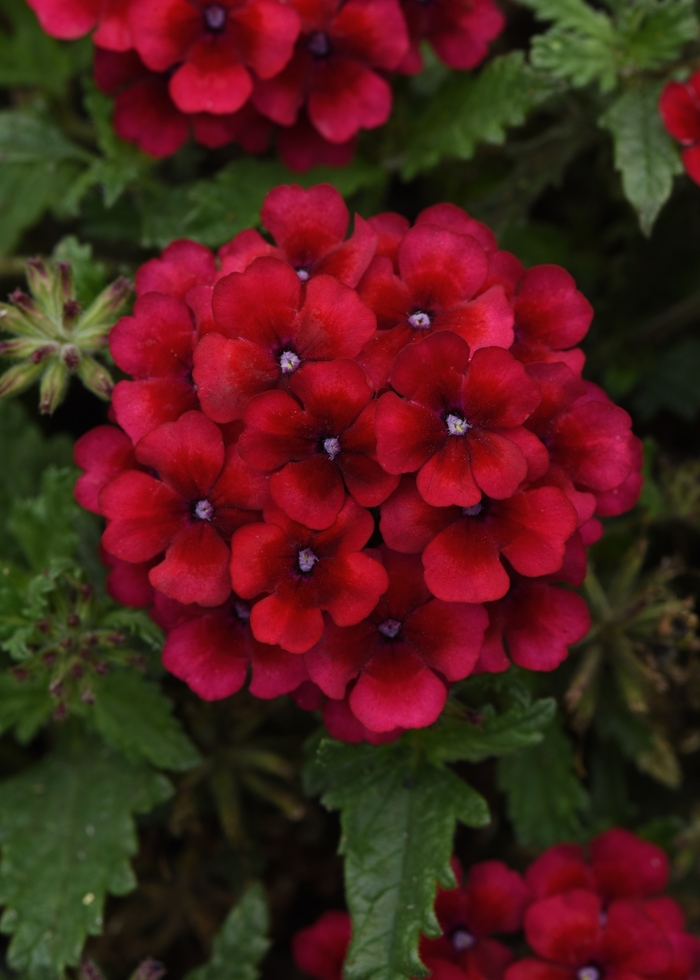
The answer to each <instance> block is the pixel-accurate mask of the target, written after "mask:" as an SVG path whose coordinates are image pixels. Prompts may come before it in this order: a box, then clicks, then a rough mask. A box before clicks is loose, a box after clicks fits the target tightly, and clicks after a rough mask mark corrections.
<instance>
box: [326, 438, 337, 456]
mask: <svg viewBox="0 0 700 980" xmlns="http://www.w3.org/2000/svg"><path fill="white" fill-rule="evenodd" d="M323 448H324V449H325V451H326V452H327V453H328V455H329V456H330V458H331V459H335V457H336V456H337V455H338V453H339V452H340V440H339V439H338V437H337V436H331V437H330V438H328V439H324V440H323Z"/></svg>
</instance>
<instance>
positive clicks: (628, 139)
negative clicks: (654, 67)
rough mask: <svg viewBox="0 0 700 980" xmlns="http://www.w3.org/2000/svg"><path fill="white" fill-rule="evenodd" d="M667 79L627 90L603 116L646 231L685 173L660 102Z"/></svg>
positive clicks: (617, 162) (626, 188) (627, 192)
mask: <svg viewBox="0 0 700 980" xmlns="http://www.w3.org/2000/svg"><path fill="white" fill-rule="evenodd" d="M662 87H663V82H658V81H652V80H648V81H643V82H640V83H639V84H637V85H636V86H635V87H634V88H631V89H629V90H628V91H627V92H624V93H623V94H622V95H621V96H620V97H619V98H618V99H616V100H615V102H613V104H612V105H611V106H610V108H609V109H608V110H607V112H606V113H605V114H604V115H603V116H602V117H601V119H600V124H601V126H604V127H605V129H608V130H610V132H611V133H612V137H613V142H614V146H615V166H616V167H617V169H618V170H619V171H620V173H621V175H622V187H623V190H624V192H625V196H626V198H627V200H628V201H629V202H630V204H631V205H632V207H633V208H634V209H635V211H636V212H637V215H638V217H639V224H640V227H641V229H642V231H643V232H644V234H645V235H650V234H651V229H652V227H653V225H654V221H655V220H656V217H657V215H658V213H659V211H660V210H661V208H662V207H663V205H664V204H665V203H666V201H667V200H668V198H669V197H670V195H671V190H672V188H673V178H674V176H675V175H676V174H679V173H682V171H683V166H682V164H681V160H680V155H679V153H678V149H677V148H676V146H675V144H674V143H673V140H672V139H671V137H670V136H669V135H668V133H667V132H666V130H665V129H664V127H663V124H662V122H661V116H660V115H659V110H658V104H659V95H660V94H661V89H662Z"/></svg>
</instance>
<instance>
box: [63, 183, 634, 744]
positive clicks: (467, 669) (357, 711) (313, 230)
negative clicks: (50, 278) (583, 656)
mask: <svg viewBox="0 0 700 980" xmlns="http://www.w3.org/2000/svg"><path fill="white" fill-rule="evenodd" d="M262 221H263V224H264V225H265V226H266V228H267V229H268V230H269V232H270V234H271V237H272V241H268V240H266V239H265V238H263V237H262V236H261V235H260V234H259V233H258V232H257V231H252V230H251V231H244V232H241V233H240V234H239V235H237V236H236V238H234V239H233V241H231V242H229V243H228V244H227V245H224V246H223V247H222V248H221V249H220V250H219V255H218V262H217V261H216V260H215V258H214V256H213V255H212V254H211V252H209V250H208V249H206V248H204V247H202V246H200V245H197V244H195V243H194V242H187V241H180V242H174V243H173V244H172V245H170V246H169V247H168V248H167V249H166V250H165V252H164V253H163V255H162V257H160V258H156V259H151V260H150V261H149V262H147V263H146V264H145V265H144V266H143V267H142V268H141V269H140V270H139V271H138V273H137V275H136V292H137V297H138V298H137V300H136V304H135V308H134V313H133V316H127V317H123V318H122V319H121V320H120V321H119V322H118V323H117V324H116V326H115V327H114V328H113V330H112V333H111V336H110V349H111V353H112V356H113V358H114V361H115V362H116V364H117V366H118V367H119V368H121V369H122V370H123V371H124V372H126V373H128V374H130V375H131V376H132V379H133V380H124V381H120V382H119V383H118V384H117V386H116V388H115V390H114V395H113V401H112V413H113V419H114V420H115V421H116V422H117V423H118V425H119V427H120V428H116V427H112V426H102V427H100V428H98V429H95V430H93V431H92V432H89V433H87V434H86V435H85V436H83V438H82V439H80V440H79V442H78V443H77V445H76V453H75V459H76V462H77V464H78V466H79V467H80V468H81V469H82V470H84V475H83V476H82V477H81V478H80V479H79V480H78V484H77V487H76V496H77V499H78V501H79V502H80V503H81V504H83V505H84V506H85V507H87V508H89V509H91V510H93V511H95V512H96V513H99V514H101V515H102V516H104V517H105V518H106V519H107V528H106V530H105V533H104V537H103V541H102V543H103V547H104V549H105V560H106V561H107V562H108V563H109V564H110V565H111V567H112V572H111V574H110V577H109V587H110V590H111V592H112V594H113V595H114V596H115V598H117V599H118V600H120V601H122V602H125V603H127V604H133V605H142V606H149V607H151V610H152V614H153V616H154V618H155V619H156V620H157V621H158V622H159V623H160V624H161V625H162V626H163V627H164V628H165V629H166V630H167V631H168V636H167V640H166V643H165V649H164V655H163V659H164V663H165V666H166V667H167V668H168V670H170V671H172V672H173V673H174V674H176V675H177V676H178V677H181V678H182V679H183V680H185V681H186V682H187V683H188V684H189V685H190V687H191V688H192V689H193V690H194V691H195V692H197V693H198V694H199V695H201V696H202V697H204V698H208V699H212V698H222V697H226V696H228V695H229V694H231V693H233V692H234V691H237V690H238V689H239V688H240V687H241V686H242V685H243V683H244V682H245V679H246V676H247V672H248V670H249V669H250V670H251V672H252V675H251V683H250V690H251V691H252V693H253V694H255V695H257V696H259V697H274V696H276V695H278V694H282V693H287V692H292V693H293V694H294V696H295V697H296V698H297V700H298V702H299V703H300V704H301V705H302V706H303V707H306V708H319V707H321V706H322V705H324V717H325V721H326V724H327V726H328V728H329V730H330V731H331V733H332V734H333V735H335V736H336V737H339V738H342V739H345V740H348V741H358V740H362V739H365V738H367V739H369V740H371V741H375V742H377V741H385V740H387V739H390V738H394V737H396V736H397V734H398V733H400V731H401V729H403V728H420V727H423V726H425V725H430V724H432V723H433V722H434V721H435V720H436V719H437V717H438V716H439V714H440V711H441V710H442V708H443V706H444V703H445V699H446V697H447V693H448V690H449V687H450V685H451V683H453V682H454V681H459V680H462V679H463V678H465V677H467V676H468V675H469V674H471V673H475V672H480V671H490V672H499V671H503V670H506V669H507V668H508V667H509V665H510V663H511V661H513V662H515V663H517V664H518V665H520V666H522V667H525V668H528V669H531V670H553V669H554V668H555V667H556V666H557V665H558V664H560V663H561V662H562V660H563V659H564V658H565V657H566V655H567V652H568V645H569V644H571V643H573V642H576V641H577V640H579V639H580V638H581V637H582V636H583V635H584V634H585V632H586V630H587V629H588V626H589V617H588V611H587V608H586V605H585V603H584V602H583V600H582V599H581V597H580V596H578V595H577V594H576V593H575V592H573V591H571V589H570V588H567V587H566V586H577V585H580V584H581V582H582V581H583V577H584V575H585V569H586V550H585V549H586V545H587V544H589V543H590V542H591V541H594V540H596V538H597V537H599V535H600V533H601V531H602V526H601V524H600V522H599V521H598V519H597V517H596V516H595V515H612V514H619V513H622V512H623V511H624V510H627V509H628V508H629V507H631V506H632V505H633V504H634V503H635V501H636V499H637V496H638V494H639V490H640V486H641V477H640V474H639V468H640V453H639V448H640V444H639V440H637V439H636V437H634V436H633V435H632V433H631V431H630V418H629V416H628V415H627V413H626V412H624V411H623V410H622V409H620V408H618V407H616V406H615V405H613V404H612V403H611V402H610V400H609V399H608V398H607V396H606V395H605V394H604V393H603V392H602V391H601V390H600V389H599V388H597V387H596V386H595V385H592V384H589V383H586V382H584V381H582V380H581V377H580V373H581V369H582V366H583V360H584V358H583V354H582V352H581V351H580V349H578V348H577V347H575V345H576V344H577V343H578V342H579V341H580V340H581V338H582V337H583V336H584V334H585V333H586V331H587V329H588V325H589V323H590V319H591V315H592V310H591V307H590V304H589V303H588V302H587V301H586V299H585V298H584V297H583V296H582V295H581V293H579V292H578V290H577V289H576V287H575V285H574V282H573V280H572V279H571V277H570V276H569V275H568V273H566V272H565V271H564V270H563V269H560V268H558V267H557V266H539V267H535V268H533V269H530V270H528V271H527V272H526V271H525V270H524V269H523V267H522V266H521V264H520V263H519V262H518V260H517V259H516V258H515V257H514V256H512V255H510V254H509V253H507V252H502V251H499V250H498V248H497V246H496V242H495V239H494V237H493V235H492V234H491V232H490V231H489V230H488V228H486V227H485V226H484V225H482V224H481V223H480V222H478V221H475V220H473V219H472V218H470V217H469V216H468V215H467V214H465V212H464V211H461V210H460V209H459V208H457V207H455V206H453V205H449V204H446V205H438V206H435V207H432V208H428V209H427V210H425V211H423V212H422V213H421V214H420V215H419V216H418V219H417V220H416V222H415V224H414V226H413V227H412V228H411V227H410V226H409V223H408V221H406V220H405V219H404V218H402V217H401V216H400V215H397V214H384V215H378V216H376V217H374V218H371V219H369V221H364V220H363V219H362V218H360V217H356V218H355V227H354V232H353V234H352V235H351V236H350V237H349V238H347V239H346V238H345V235H346V230H347V227H348V221H349V214H348V211H347V209H346V207H345V204H344V203H343V200H342V198H341V197H340V195H339V194H338V192H337V191H336V190H335V189H334V188H332V187H330V186H328V185H319V186H317V187H313V188H311V189H310V190H308V191H305V190H303V189H302V188H300V187H296V186H291V187H290V186H283V187H278V188H276V189H275V190H274V191H272V192H271V193H270V194H269V195H268V197H267V199H266V201H265V204H264V206H263V209H262Z"/></svg>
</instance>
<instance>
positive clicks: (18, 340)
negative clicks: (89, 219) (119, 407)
mask: <svg viewBox="0 0 700 980" xmlns="http://www.w3.org/2000/svg"><path fill="white" fill-rule="evenodd" d="M27 281H28V284H29V293H26V292H24V291H23V290H22V289H16V290H15V291H14V292H13V293H11V295H10V296H9V302H8V303H0V329H2V330H3V331H4V332H5V333H8V334H13V335H14V336H13V337H12V338H11V339H7V340H2V341H0V356H2V357H7V358H10V359H12V360H15V361H16V362H17V363H16V364H14V365H13V366H12V367H10V368H8V370H7V371H5V373H4V374H2V375H0V397H5V396H7V395H16V394H18V393H19V392H21V391H23V390H24V389H25V388H27V387H29V385H30V384H32V383H33V382H34V381H40V394H39V411H40V412H42V414H44V415H51V414H52V413H53V412H54V411H55V410H56V409H57V408H58V406H59V405H60V404H61V402H62V401H63V399H64V397H65V394H66V390H67V388H68V382H69V380H70V377H71V375H77V376H78V377H79V378H80V380H81V381H82V382H83V384H84V385H85V387H86V388H88V389H89V390H90V391H92V392H93V393H94V394H95V395H97V396H98V398H103V399H109V397H110V396H111V394H112V389H113V387H114V382H113V381H112V378H111V376H110V374H109V371H108V370H107V369H106V368H105V367H104V366H103V365H102V364H100V363H99V361H98V360H96V358H95V356H94V355H95V354H98V353H99V352H100V351H101V350H102V349H104V348H105V347H106V345H107V339H108V337H109V331H110V329H111V327H112V325H113V324H114V321H115V319H116V317H117V315H118V313H119V311H120V310H121V308H122V307H123V305H124V303H125V301H126V299H127V297H128V295H129V292H130V288H131V287H130V283H129V281H128V280H127V279H125V278H123V277H120V278H119V279H117V280H115V282H113V283H111V285H109V286H107V288H106V289H104V290H103V291H102V292H101V293H100V295H99V296H97V297H96V299H94V300H93V302H92V303H91V304H90V305H89V306H88V308H87V309H86V310H83V308H82V306H81V304H80V302H79V301H78V298H77V297H76V294H75V287H74V283H73V274H72V269H71V266H70V263H68V262H56V263H55V264H47V263H45V262H44V261H42V260H41V259H30V260H29V262H28V263H27Z"/></svg>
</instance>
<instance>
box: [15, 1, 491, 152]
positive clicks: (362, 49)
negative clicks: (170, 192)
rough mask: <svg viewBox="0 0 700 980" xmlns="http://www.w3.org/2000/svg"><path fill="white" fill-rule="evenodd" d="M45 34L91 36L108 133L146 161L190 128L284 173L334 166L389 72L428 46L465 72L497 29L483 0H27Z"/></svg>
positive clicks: (379, 119) (381, 93)
mask: <svg viewBox="0 0 700 980" xmlns="http://www.w3.org/2000/svg"><path fill="white" fill-rule="evenodd" d="M28 2H29V5H30V6H31V7H32V9H33V10H34V11H35V12H36V14H37V16H38V17H39V20H40V22H41V25H42V27H43V28H44V30H45V31H46V32H47V33H49V34H51V35H53V36H54V37H60V38H77V37H81V36H82V35H84V34H86V33H88V32H89V31H92V30H94V34H93V40H94V42H95V78H96V81H97V84H98V85H99V87H100V88H101V89H103V91H105V92H107V93H109V94H112V95H116V104H115V112H114V127H115V129H116V131H117V134H118V135H119V136H121V137H122V138H123V139H126V140H130V141H132V142H134V143H136V144H138V146H140V147H141V149H142V150H144V151H145V152H147V153H150V154H151V155H153V156H157V157H160V156H168V155H169V154H171V153H174V152H175V151H176V150H177V149H179V147H181V146H182V145H183V143H184V142H185V141H186V140H187V138H188V136H189V134H190V132H191V133H192V135H193V136H194V138H195V140H196V141H197V142H198V143H201V144H202V145H203V146H207V147H209V148H214V147H219V146H224V145H225V144H227V143H231V142H234V141H235V142H238V143H240V144H241V146H242V147H243V148H244V149H245V150H246V151H247V152H249V153H258V152H262V151H263V150H264V149H265V148H266V147H267V145H268V143H269V141H270V138H271V136H272V132H273V129H275V128H277V132H278V136H277V146H278V150H279V152H280V155H281V156H282V158H283V159H284V161H285V162H286V163H287V164H288V165H289V166H290V167H292V168H293V169H295V170H306V169H308V168H309V167H311V166H313V165H314V164H317V163H325V164H336V165H341V164H344V163H347V162H348V161H349V159H350V158H351V157H352V154H353V152H354V147H355V142H356V138H357V133H358V131H359V130H360V129H374V128H375V127H376V126H381V125H382V124H383V123H385V122H386V121H387V119H388V118H389V114H390V111H391V102H392V91H391V86H390V85H389V81H388V78H389V77H390V75H391V74H392V73H397V72H398V73H403V74H415V73H417V72H419V71H420V70H421V69H422V67H423V62H422V56H421V53H420V45H421V42H423V41H428V42H429V43H430V44H431V45H432V47H433V49H434V51H435V52H436V54H437V56H438V57H439V58H440V59H441V60H442V61H443V62H444V63H445V64H446V65H449V66H450V67H451V68H458V69H470V68H474V67H475V66H476V65H477V64H478V63H479V62H480V61H482V60H483V58H484V57H485V56H486V54H487V49H488V43H489V42H490V41H491V40H493V38H495V37H496V36H497V35H498V34H499V33H500V32H501V30H502V29H503V26H504V17H503V15H502V13H501V12H500V10H499V9H498V7H497V6H496V4H495V3H494V0H313V2H309V0H286V2H285V0H214V2H209V0H69V2H66V0H28Z"/></svg>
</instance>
